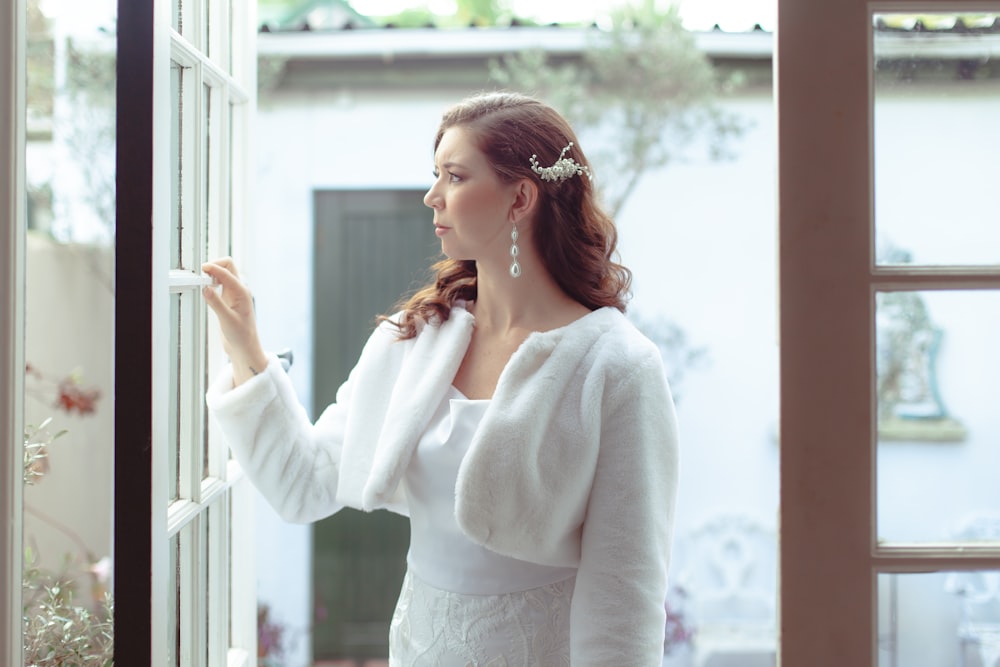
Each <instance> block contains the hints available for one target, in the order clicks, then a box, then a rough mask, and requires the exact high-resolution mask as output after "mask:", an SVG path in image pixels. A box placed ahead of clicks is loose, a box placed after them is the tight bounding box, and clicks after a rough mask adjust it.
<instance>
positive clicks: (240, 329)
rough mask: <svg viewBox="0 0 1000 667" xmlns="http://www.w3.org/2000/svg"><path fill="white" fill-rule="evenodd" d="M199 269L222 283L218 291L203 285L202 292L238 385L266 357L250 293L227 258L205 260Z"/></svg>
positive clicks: (262, 364)
mask: <svg viewBox="0 0 1000 667" xmlns="http://www.w3.org/2000/svg"><path fill="white" fill-rule="evenodd" d="M201 270H202V271H204V272H205V273H207V274H208V275H210V276H212V279H213V280H214V281H215V282H216V283H218V284H219V285H221V286H222V290H221V292H219V291H216V290H215V289H214V288H212V287H205V288H203V289H202V295H203V296H204V297H205V303H207V304H208V307H209V308H211V309H212V310H213V311H214V312H215V315H216V317H217V318H218V319H219V328H220V329H221V331H222V346H223V347H224V348H225V350H226V354H227V355H229V359H230V361H231V362H232V364H233V385H234V386H236V385H240V384H242V383H243V382H245V381H246V380H248V379H249V378H251V377H253V376H254V375H256V374H257V373H260V372H261V371H262V370H264V368H265V367H266V366H267V357H266V356H265V355H264V349H263V348H262V347H261V344H260V338H259V337H258V335H257V322H256V319H255V318H254V311H253V295H252V294H251V293H250V290H249V289H248V288H247V286H246V285H244V284H243V282H242V281H241V280H240V278H239V274H238V272H237V271H236V265H235V264H234V263H233V260H232V258H230V257H223V258H222V259H216V260H213V261H211V262H206V263H205V264H202V266H201Z"/></svg>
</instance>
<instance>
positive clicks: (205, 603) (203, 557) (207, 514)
mask: <svg viewBox="0 0 1000 667" xmlns="http://www.w3.org/2000/svg"><path fill="white" fill-rule="evenodd" d="M211 518H212V510H211V509H209V510H206V511H203V512H202V513H201V515H200V517H199V521H198V525H199V527H200V529H201V538H200V544H199V548H198V569H199V570H200V571H199V572H198V576H199V578H200V585H199V586H198V590H199V591H204V592H205V593H204V598H202V600H201V603H200V604H199V606H198V608H199V610H200V612H199V613H200V616H201V619H200V621H201V631H202V633H203V635H202V637H201V641H200V645H201V647H202V649H201V650H202V656H201V660H202V663H201V664H203V665H213V664H218V663H217V662H212V660H211V647H212V642H211V641H210V640H209V637H211V636H212V635H211V631H212V629H213V628H214V625H213V623H212V614H211V613H210V610H211V609H212V583H211V581H210V580H209V576H210V575H215V574H216V573H215V572H214V571H213V570H212V568H211V565H212V563H211V562H210V556H211V553H212V552H211V549H209V545H208V540H209V522H210V520H211ZM212 523H213V526H212V527H213V528H214V522H212Z"/></svg>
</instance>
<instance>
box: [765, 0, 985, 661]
mask: <svg viewBox="0 0 1000 667" xmlns="http://www.w3.org/2000/svg"><path fill="white" fill-rule="evenodd" d="M974 10H975V11H976V12H978V13H977V14H975V15H972V17H970V16H969V15H966V18H965V19H963V18H962V15H961V12H965V11H969V5H960V4H958V3H953V2H947V1H939V2H937V3H930V4H927V3H924V4H921V5H920V11H921V15H920V16H919V17H916V16H913V15H912V14H907V12H908V11H912V4H904V3H902V2H895V1H888V2H880V3H868V2H865V1H863V0H850V1H848V2H822V3H815V2H812V1H811V0H780V1H779V11H778V39H779V48H778V51H777V52H778V54H779V61H778V64H777V72H778V76H779V83H778V86H779V87H778V91H779V96H778V113H779V147H780V150H779V178H780V194H779V202H780V203H779V210H780V212H781V220H780V239H781V250H780V260H781V369H782V370H781V383H782V406H781V411H782V421H781V439H782V443H781V449H782V451H781V465H782V472H781V475H782V511H781V584H780V585H781V618H782V624H781V654H782V656H781V660H782V662H783V663H784V664H790V665H799V664H808V665H815V666H818V667H825V666H827V665H829V666H830V667H833V666H834V665H837V666H839V665H852V666H857V667H871V666H872V665H876V664H878V665H880V666H883V665H884V667H891V666H893V665H895V664H906V665H918V664H928V665H939V664H951V663H950V662H949V661H950V660H954V658H955V656H957V655H959V651H963V652H964V653H962V655H964V656H967V657H969V658H971V656H972V651H973V650H974V647H969V646H966V645H965V642H966V640H968V641H969V642H971V643H973V644H974V643H975V640H974V638H971V637H969V636H968V633H966V632H965V630H964V629H963V628H962V627H961V624H960V623H952V624H951V627H952V629H953V632H952V636H951V637H950V642H951V644H950V645H947V644H946V646H948V647H949V648H950V650H949V651H948V652H947V654H946V655H945V656H943V661H942V659H941V658H940V657H939V658H934V657H931V656H929V655H928V654H927V652H926V651H921V650H920V646H921V644H920V642H922V641H924V640H925V639H926V638H927V637H928V636H930V635H932V634H935V633H940V632H941V628H942V627H944V624H943V623H941V622H939V621H935V620H931V621H930V622H927V619H928V618H929V617H928V614H931V613H939V612H941V611H942V608H943V607H944V606H945V605H943V604H941V603H940V602H939V603H937V604H936V605H935V604H928V602H927V600H928V599H931V598H929V597H928V592H929V591H930V590H932V589H933V590H934V591H941V592H942V594H943V592H945V591H951V592H954V593H957V594H962V593H963V592H965V593H971V594H972V595H969V594H966V596H965V597H966V599H971V598H972V597H973V596H974V595H978V594H979V593H978V592H979V591H981V590H984V589H983V582H986V583H987V584H989V583H990V582H993V581H995V580H996V576H997V575H996V570H997V569H998V567H1000V542H998V539H997V536H998V534H997V532H996V525H995V522H993V523H991V522H990V521H985V522H980V523H976V522H963V521H961V520H960V519H961V517H963V516H965V515H966V514H967V513H970V512H974V511H975V510H976V509H977V508H989V507H993V508H996V507H997V506H998V505H1000V498H998V497H997V495H996V485H995V484H993V483H990V484H989V485H988V486H981V487H979V488H978V489H977V488H975V485H974V484H970V483H969V481H968V479H967V478H963V477H962V473H961V472H959V470H957V469H954V466H953V463H954V461H956V460H957V459H958V457H959V456H962V457H965V458H966V459H967V460H968V461H974V460H978V459H977V458H976V457H980V456H982V457H986V460H987V461H992V463H985V462H983V461H980V462H979V467H980V468H981V469H994V470H995V467H996V465H997V461H996V456H997V454H996V451H997V450H996V445H995V441H996V436H997V432H996V428H997V427H996V425H995V423H994V425H993V426H992V427H990V425H989V422H988V420H986V421H984V420H980V419H978V417H977V416H976V415H978V414H984V415H985V414H987V411H986V410H984V409H980V408H981V407H982V406H981V405H977V401H979V403H982V402H983V401H980V400H979V399H978V398H977V397H974V396H973V397H971V399H970V401H969V402H966V403H964V404H963V412H964V415H963V417H966V419H965V420H964V421H963V422H962V423H961V428H960V429H959V428H958V427H957V425H956V422H955V420H951V421H949V420H948V419H946V418H947V416H948V415H947V413H945V412H944V410H943V407H942V406H945V405H947V404H948V400H947V399H948V396H947V395H944V397H943V398H941V397H939V396H935V394H934V391H933V390H932V389H933V387H932V383H931V382H929V381H928V382H926V383H916V384H914V383H912V382H911V384H910V385H909V386H908V387H905V389H906V391H902V392H899V393H898V396H896V398H895V399H893V405H891V406H890V405H887V404H886V402H885V401H886V397H887V396H890V395H891V394H887V393H884V392H880V391H879V389H880V388H882V383H880V382H879V381H878V371H879V368H880V366H879V364H880V360H881V362H882V367H881V370H883V371H884V370H885V368H886V366H885V365H884V364H885V359H886V357H887V355H886V353H887V352H888V349H887V348H886V347H885V343H884V341H885V340H887V339H888V334H891V333H893V328H892V326H891V325H887V324H886V322H887V319H891V317H890V316H891V315H892V311H893V310H899V309H901V308H902V307H904V306H905V308H907V309H909V311H910V312H911V313H917V312H924V311H923V309H924V308H925V307H926V310H927V312H928V313H930V315H931V317H930V319H929V321H928V323H927V324H926V326H922V327H910V328H909V330H908V333H909V334H912V335H909V340H910V341H911V343H912V344H911V345H909V347H908V349H907V350H904V352H906V354H908V355H909V358H910V359H917V360H918V361H919V363H920V364H929V363H932V362H933V360H934V359H935V358H936V357H935V354H930V351H932V348H933V347H934V346H935V345H937V341H938V336H937V333H936V332H937V329H938V327H939V325H940V327H941V328H942V329H943V330H944V331H945V335H946V336H947V335H949V333H948V332H951V333H952V334H956V336H955V337H959V335H960V336H961V337H960V338H959V339H960V340H964V341H966V342H965V343H963V345H965V346H966V347H969V346H970V345H974V344H975V341H976V338H977V336H979V335H987V336H989V335H990V334H987V333H986V332H987V331H992V332H993V334H992V335H993V336H994V337H995V331H996V324H995V314H996V313H995V311H996V294H997V292H996V290H998V289H1000V268H998V267H1000V260H998V256H997V253H996V247H995V243H994V244H993V245H990V244H989V243H984V242H983V241H982V240H981V238H982V236H983V235H985V236H988V238H990V239H994V240H995V239H996V235H997V230H998V227H997V224H996V220H997V218H996V208H995V205H994V204H993V203H991V202H990V201H989V200H988V197H986V196H985V195H986V193H987V192H990V191H992V189H993V188H994V186H993V185H992V184H993V183H995V182H996V179H997V176H998V174H997V170H996V161H995V155H996V150H997V148H996V144H995V142H994V143H990V142H993V141H994V140H995V132H993V131H992V130H991V129H989V128H990V127H992V124H993V122H995V118H996V117H997V113H998V112H1000V79H998V78H997V77H996V75H995V74H993V73H992V70H991V69H990V57H989V55H988V54H989V53H990V52H991V51H992V52H995V49H996V44H997V34H996V33H995V31H994V30H993V29H992V28H991V29H988V30H980V29H977V28H976V27H975V26H974V25H971V24H969V23H966V19H971V18H973V17H974V18H975V20H979V19H982V18H983V17H984V15H985V17H986V19H987V23H989V24H990V25H991V26H993V25H995V23H994V21H995V20H996V18H997V13H998V11H1000V6H998V5H997V4H996V3H992V4H987V5H976V6H975V7H974ZM904 20H905V21H909V22H910V27H909V28H906V27H905V26H904V28H905V29H904V30H899V29H898V28H896V29H895V34H896V37H899V34H900V33H901V32H908V33H909V35H908V37H907V36H905V35H904V38H905V43H904V39H895V40H892V39H887V38H886V36H887V33H888V32H891V31H892V29H893V26H895V25H896V24H897V23H898V22H899V21H904ZM917 20H920V21H921V26H920V27H921V28H930V30H924V29H920V30H912V29H911V28H912V26H913V25H915V22H916V21H917ZM959 21H961V23H959ZM943 23H947V25H948V26H949V28H948V30H949V31H950V32H942V33H940V34H938V35H934V34H933V33H934V25H935V24H943ZM886 28H889V30H887V29H886ZM900 49H902V50H900ZM942 49H943V50H942ZM899 67H902V68H903V70H902V71H901V73H902V77H898V76H895V75H893V72H892V70H893V68H897V71H896V74H899V73H900V70H898V68H899ZM890 81H896V82H897V83H902V84H904V85H905V86H908V87H909V88H910V89H909V90H908V91H902V92H901V91H900V90H898V89H896V90H893V89H892V86H890V87H888V88H887V87H886V86H887V85H888V84H889V82H890ZM920 81H923V82H924V84H923V86H922V87H921V86H913V85H910V84H912V83H913V82H920ZM973 98H974V104H969V103H967V101H968V100H970V99H973ZM917 107H922V108H924V109H934V110H935V113H934V114H923V116H922V117H923V118H924V121H925V123H924V126H923V127H922V131H923V133H925V136H926V137H927V139H928V141H926V142H924V141H919V140H918V141H917V142H916V144H914V143H911V140H913V139H917V137H915V136H913V133H906V134H908V135H909V136H908V137H900V136H899V135H898V133H897V134H896V135H895V140H897V141H896V143H893V133H894V131H895V130H897V129H899V127H900V122H901V121H902V120H904V119H905V120H908V121H910V122H912V121H913V119H914V118H915V115H914V113H913V110H914V109H915V108H917ZM956 109H959V110H960V113H955V110H956ZM976 109H980V110H981V111H983V112H985V113H984V115H983V118H986V117H989V118H992V119H993V121H991V123H990V125H989V126H988V127H986V128H983V126H982V125H979V127H980V130H981V131H985V134H982V133H981V132H978V133H977V132H976V129H975V127H973V126H974V125H975V122H976V121H975V120H974V117H976V114H973V115H968V112H969V111H970V110H976ZM888 119H892V120H891V122H888V123H887V122H886V121H887V120H888ZM965 132H973V133H974V135H975V137H976V138H975V140H972V141H962V140H961V139H957V140H956V137H960V136H962V133H965ZM946 138H947V139H948V140H947V141H945V139H946ZM900 139H902V141H901V143H900V142H899V141H898V140H900ZM991 146H992V148H991ZM980 151H984V152H985V154H986V155H990V156H993V157H991V158H989V159H985V160H983V159H980V156H981V155H982V154H981V153H980ZM946 153H947V154H949V155H951V158H943V155H944V154H946ZM956 155H957V156H959V157H955V156H956ZM890 157H894V158H896V159H895V160H894V161H893V160H889V159H887V158H890ZM889 162H892V163H893V164H895V165H897V171H896V173H892V174H889V173H886V172H885V171H884V170H880V166H881V165H883V164H886V163H889ZM972 165H978V170H973V171H970V166H972ZM980 170H981V171H980ZM956 178H957V179H958V181H959V182H960V183H961V187H956V186H955V179H956ZM970 178H971V180H970ZM899 187H902V188H903V189H902V191H900V190H898V188H899ZM894 188H896V190H894ZM957 190H960V191H961V192H963V193H965V194H966V195H970V196H969V197H965V196H963V197H960V199H961V201H960V202H955V204H954V205H948V197H951V196H955V195H957ZM904 192H905V193H906V196H904V197H900V195H902V194H903V193H904ZM938 194H940V195H941V197H942V198H940V199H938V198H937V195H938ZM977 195H983V196H982V197H981V198H979V197H977ZM977 199H978V200H977ZM932 200H933V204H931V202H932ZM920 201H924V202H925V204H928V205H920V204H918V202H920ZM935 232H936V233H937V238H936V240H934V238H933V235H934V233H935ZM885 235H888V236H889V237H890V238H889V239H888V240H889V241H891V242H893V243H894V244H896V245H899V244H902V245H903V246H904V247H905V248H907V249H908V250H913V249H915V248H916V247H918V246H922V250H918V251H917V252H914V253H913V254H912V256H908V259H906V260H905V261H900V260H899V259H898V255H897V259H896V260H895V261H892V260H891V258H890V257H889V256H888V255H886V254H882V253H880V252H879V251H880V250H881V249H882V248H884V246H883V242H884V241H885V239H884V238H883V237H884V236H885ZM970 235H971V236H972V237H973V238H970ZM975 238H979V239H980V241H979V242H978V243H977V241H976V240H975ZM904 239H905V240H904ZM963 249H964V252H963V251H962V250H963ZM969 334H973V335H971V336H970V335H969ZM880 335H881V338H880ZM880 340H882V341H883V343H882V344H881V345H880V343H879V341H880ZM942 340H947V338H945V339H942ZM985 340H992V338H987V339H985ZM922 345H925V346H927V348H928V353H927V354H923V353H922V348H921V347H920V346H922ZM989 347H992V346H988V347H984V346H982V344H980V348H979V349H980V350H981V351H986V352H989ZM969 349H972V348H969ZM981 359H982V360H981V363H982V364H984V365H986V366H987V367H990V368H995V364H996V362H995V357H989V356H987V357H982V358H981ZM932 370H933V369H932V368H924V367H920V366H917V367H916V369H915V372H912V373H911V374H910V377H911V378H928V379H933V373H932ZM959 372H960V373H961V378H960V380H959V381H958V382H957V383H956V384H957V386H962V385H968V384H970V383H972V382H973V381H974V378H975V373H977V372H979V370H978V369H976V368H972V367H965V368H962V369H961V370H960V371H959ZM992 377H995V374H994V375H993V376H992ZM985 379H986V380H990V378H989V377H986V378H985ZM883 380H884V373H883ZM994 382H995V381H994ZM993 386H995V384H994V385H993ZM987 394H988V392H987ZM988 395H990V396H991V397H993V396H995V391H994V392H993V393H992V394H988ZM879 399H882V400H881V401H880V400H879ZM983 400H991V399H985V398H984V399H983ZM890 408H891V409H890ZM991 409H992V412H991V414H995V413H996V409H995V404H994V405H993V406H991ZM880 413H881V414H882V415H883V417H889V418H890V419H883V420H882V422H881V423H880V418H879V415H880ZM915 418H923V419H928V418H930V419H934V420H936V423H935V424H932V425H931V426H932V427H933V428H931V429H930V430H931V431H932V434H934V435H936V437H938V439H939V440H944V442H939V443H938V444H936V445H935V446H936V447H937V448H938V449H937V450H935V451H936V453H937V456H936V457H935V460H936V461H937V463H936V464H933V465H926V463H927V462H926V455H925V457H924V458H923V459H912V460H918V461H920V462H921V463H923V468H924V469H925V470H926V473H925V474H924V476H923V477H922V476H921V473H920V471H919V469H917V468H915V467H913V466H908V467H906V468H905V469H904V468H901V467H899V465H898V464H899V460H900V457H899V453H900V447H901V446H905V447H911V448H919V447H923V448H924V450H925V451H927V448H928V447H930V446H931V445H929V444H928V442H927V440H929V438H928V437H927V434H928V428H926V426H927V424H926V423H925V424H924V426H925V428H921V429H914V430H911V431H909V433H907V432H906V431H901V430H900V429H899V428H898V425H899V423H901V422H903V423H905V424H906V425H912V423H913V422H912V420H913V419H915ZM977 420H978V421H977ZM889 427H891V437H888V436H890V430H889ZM990 428H992V429H993V430H992V431H991V430H989V429H990ZM914 434H917V435H920V437H915V436H914ZM942 434H943V435H942ZM945 436H946V437H945ZM983 436H985V441H986V446H980V445H979V444H976V443H975V442H974V439H976V438H983ZM900 438H902V439H904V440H909V441H910V442H909V443H908V444H903V443H900ZM956 439H966V440H967V441H966V442H962V443H961V444H956V442H955V440H956ZM990 440H992V442H991V443H990V442H989V441H990ZM990 457H992V458H990ZM989 466H992V468H991V467H989ZM949 469H951V470H952V472H951V473H950V474H949V472H948V471H949ZM965 472H966V473H972V472H973V470H971V469H967V470H966V471H965ZM900 479H907V480H909V487H910V489H909V493H910V494H911V497H910V500H907V499H906V498H902V497H900V496H899V495H898V491H899V489H900V488H904V487H902V486H901V485H899V484H894V480H896V481H897V482H898V481H899V480H900ZM925 493H926V494H927V495H925ZM935 501H937V502H935ZM899 502H909V507H910V508H911V510H912V511H911V512H910V513H909V516H910V517H914V518H919V520H918V521H916V522H912V521H911V522H910V523H905V522H904V523H899V522H897V523H895V524H893V522H891V521H888V520H887V517H888V516H889V514H888V513H887V512H886V511H885V510H887V509H888V508H889V507H891V506H892V504H893V503H899ZM964 502H968V504H967V505H961V504H960V503H964ZM928 508H933V512H932V511H928ZM897 509H898V508H897ZM892 514H893V516H897V517H898V516H900V513H899V512H893V513H892ZM903 514H904V515H906V513H903ZM921 524H922V525H921ZM935 524H936V525H935ZM943 525H952V526H953V527H954V530H950V531H943V530H939V528H940V527H941V526H943ZM995 588H996V587H995V584H993V590H995ZM985 590H987V591H989V590H990V587H989V585H987V586H986V588H985ZM937 599H938V600H939V599H940V598H937ZM958 606H959V605H958V603H957V602H956V603H951V607H952V610H953V612H954V616H953V618H952V619H951V620H952V621H954V620H955V619H956V618H957V617H958V613H959V611H958ZM904 611H905V612H907V613H908V614H910V616H911V618H912V617H914V615H920V614H923V615H924V618H923V621H924V622H923V623H911V624H909V625H907V623H906V622H905V621H906V619H905V618H904V615H903V613H902V612H904ZM960 644H961V646H960ZM962 664H965V663H964V662H963V663H962ZM975 664H978V663H975Z"/></svg>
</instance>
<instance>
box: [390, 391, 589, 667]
mask: <svg viewBox="0 0 1000 667" xmlns="http://www.w3.org/2000/svg"><path fill="white" fill-rule="evenodd" d="M489 404H490V402H489V401H474V400H469V399H466V398H465V397H464V396H462V394H461V393H460V392H459V391H458V390H457V389H454V388H452V389H451V390H450V391H449V394H448V396H446V397H445V400H444V401H443V402H442V404H441V406H440V407H439V408H438V410H437V412H436V414H435V415H434V417H433V418H432V420H431V423H430V426H429V427H428V429H427V431H426V432H425V434H424V436H423V438H422V439H421V441H420V443H419V444H418V446H417V450H416V452H415V453H414V456H413V460H412V461H411V462H410V465H409V468H407V471H406V488H407V498H408V502H409V509H410V550H409V553H408V554H407V566H408V572H407V574H406V578H405V579H404V581H403V587H402V590H401V591H400V596H399V602H398V603H397V605H396V610H395V612H394V614H393V618H392V623H391V625H390V629H389V665H390V667H423V666H427V667H514V666H515V665H516V666H517V667H522V666H529V665H530V666H534V665H538V666H539V667H550V666H551V667H559V666H561V665H569V612H570V600H571V599H572V596H573V585H574V583H575V574H576V570H575V569H573V568H560V567H549V566H545V565H538V564H535V563H528V562H525V561H520V560H517V559H514V558H508V557H505V556H501V555H499V554H497V553H494V552H492V551H490V550H489V549H486V548H484V547H481V546H479V545H477V544H475V543H474V542H472V541H470V540H469V539H468V538H466V537H465V535H464V534H463V533H462V531H461V529H460V528H459V527H458V524H457V523H456V522H455V491H454V490H455V480H456V478H457V475H458V467H459V464H460V463H461V461H462V457H463V456H464V454H465V451H466V449H467V448H468V445H469V443H470V442H471V440H472V435H473V433H475V430H476V427H477V426H478V424H479V422H480V420H481V419H482V416H483V414H484V413H485V412H486V409H487V408H488V407H489Z"/></svg>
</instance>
